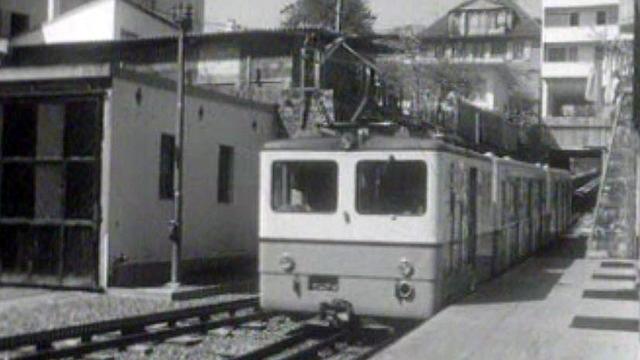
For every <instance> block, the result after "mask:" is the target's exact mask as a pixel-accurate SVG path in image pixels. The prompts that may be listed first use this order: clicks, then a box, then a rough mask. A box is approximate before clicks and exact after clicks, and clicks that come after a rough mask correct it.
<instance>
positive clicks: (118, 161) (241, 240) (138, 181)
mask: <svg viewBox="0 0 640 360" xmlns="http://www.w3.org/2000/svg"><path fill="white" fill-rule="evenodd" d="M138 91H139V93H140V94H141V97H140V98H141V103H140V105H138V104H137V103H136V101H135V98H136V92H138ZM175 101H176V99H175V93H174V91H173V90H171V89H164V88H162V87H157V86H154V85H151V84H150V83H141V82H138V81H134V80H127V79H124V78H115V79H114V84H113V95H112V105H111V113H112V115H111V118H110V119H109V120H107V121H110V124H109V126H108V127H109V128H110V134H109V136H110V139H109V141H110V144H111V145H110V146H111V149H112V151H111V153H110V158H111V160H110V164H109V165H108V167H109V170H108V173H109V174H111V175H110V179H109V184H110V188H109V196H108V197H109V198H108V207H109V208H108V216H107V217H106V218H107V219H108V220H107V221H108V223H107V224H104V226H105V227H106V228H107V229H108V231H107V237H108V242H109V260H110V261H109V262H110V263H113V261H114V260H115V259H116V258H118V257H121V259H125V264H136V263H137V264H144V263H157V262H159V261H160V262H166V261H168V260H169V254H170V242H169V239H168V236H169V221H170V220H171V219H172V211H173V201H172V200H160V198H159V171H160V160H159V156H160V137H161V134H163V133H165V134H174V123H175ZM200 108H202V117H200V116H199V112H200ZM185 114H186V133H185V150H184V156H185V164H184V166H185V168H184V174H185V175H184V224H185V227H184V240H183V259H185V260H197V259H203V258H216V257H220V256H229V255H241V256H255V254H256V251H257V214H258V210H257V198H258V194H257V191H258V152H259V149H260V148H261V145H262V144H263V143H264V142H265V141H267V140H270V139H273V138H275V136H276V125H275V120H274V112H272V111H268V110H267V109H265V108H256V107H251V106H246V105H239V104H234V103H231V102H228V101H223V100H215V99H214V100H212V99H206V98H199V97H194V96H190V97H188V99H187V101H186V108H185ZM254 124H255V125H254ZM254 127H255V129H254ZM220 145H227V146H232V147H233V149H234V159H233V164H234V172H233V175H232V178H233V201H232V203H231V204H219V203H218V201H217V194H218V184H217V179H218V174H217V171H218V170H217V169H218V149H219V146H220Z"/></svg>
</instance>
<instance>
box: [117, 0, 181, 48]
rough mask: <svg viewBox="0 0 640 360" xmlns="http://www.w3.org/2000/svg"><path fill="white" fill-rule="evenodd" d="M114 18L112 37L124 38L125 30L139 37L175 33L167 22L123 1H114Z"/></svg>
mask: <svg viewBox="0 0 640 360" xmlns="http://www.w3.org/2000/svg"><path fill="white" fill-rule="evenodd" d="M114 20H115V23H114V30H113V31H114V33H113V38H114V39H123V38H125V36H123V35H124V34H123V32H125V31H126V32H128V33H130V34H133V35H135V36H136V37H139V38H144V37H160V36H167V35H173V34H175V30H174V29H173V28H172V27H171V26H170V25H169V24H167V23H164V22H161V21H159V20H158V19H156V18H154V17H151V16H149V14H147V13H145V12H143V11H141V10H139V9H137V8H135V7H133V6H131V5H130V4H128V3H126V2H124V1H116V9H115V19H114Z"/></svg>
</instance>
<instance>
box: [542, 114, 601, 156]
mask: <svg viewBox="0 0 640 360" xmlns="http://www.w3.org/2000/svg"><path fill="white" fill-rule="evenodd" d="M543 122H544V125H545V127H546V128H547V130H548V131H549V133H550V135H551V136H552V137H553V139H554V141H555V143H556V144H557V145H558V146H559V148H560V149H562V150H577V151H582V150H589V149H594V148H606V147H607V145H608V141H609V136H610V133H611V120H610V119H608V118H606V117H580V116H558V117H545V118H544V119H543Z"/></svg>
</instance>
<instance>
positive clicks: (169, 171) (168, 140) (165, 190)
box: [159, 134, 175, 199]
mask: <svg viewBox="0 0 640 360" xmlns="http://www.w3.org/2000/svg"><path fill="white" fill-rule="evenodd" d="M174 158H175V136H173V135H169V134H162V135H160V179H159V189H160V191H159V193H160V199H173V191H174V189H173V175H174V163H173V162H174Z"/></svg>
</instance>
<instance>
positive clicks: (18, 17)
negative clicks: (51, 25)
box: [9, 13, 29, 37]
mask: <svg viewBox="0 0 640 360" xmlns="http://www.w3.org/2000/svg"><path fill="white" fill-rule="evenodd" d="M9 19H10V23H9V36H10V37H14V36H17V35H20V34H22V33H25V32H27V31H28V30H29V16H28V15H25V14H20V13H11V15H10V16H9Z"/></svg>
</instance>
